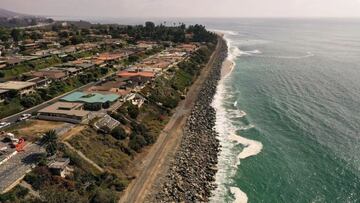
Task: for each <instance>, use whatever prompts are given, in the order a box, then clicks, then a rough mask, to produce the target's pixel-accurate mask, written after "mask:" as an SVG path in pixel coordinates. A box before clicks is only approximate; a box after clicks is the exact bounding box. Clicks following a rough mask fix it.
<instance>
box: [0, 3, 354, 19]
mask: <svg viewBox="0 0 360 203" xmlns="http://www.w3.org/2000/svg"><path fill="white" fill-rule="evenodd" d="M0 7H1V8H5V9H9V10H13V11H18V12H22V13H28V14H37V15H50V16H54V15H56V16H84V17H85V16H96V17H100V16H103V17H360V0H0Z"/></svg>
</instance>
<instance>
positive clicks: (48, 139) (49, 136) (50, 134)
mask: <svg viewBox="0 0 360 203" xmlns="http://www.w3.org/2000/svg"><path fill="white" fill-rule="evenodd" d="M42 141H43V143H44V144H49V143H54V142H57V133H56V131H55V130H49V131H47V132H46V133H45V135H44V137H43V138H42Z"/></svg>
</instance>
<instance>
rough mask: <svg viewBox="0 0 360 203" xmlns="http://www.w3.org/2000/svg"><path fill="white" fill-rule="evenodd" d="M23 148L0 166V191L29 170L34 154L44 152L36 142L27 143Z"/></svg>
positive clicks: (34, 159)
mask: <svg viewBox="0 0 360 203" xmlns="http://www.w3.org/2000/svg"><path fill="white" fill-rule="evenodd" d="M24 149H25V151H24V152H19V153H18V154H16V155H15V156H13V157H12V158H11V159H10V160H8V161H7V162H5V163H4V164H2V165H1V166H0V193H1V192H3V191H4V190H5V189H7V188H8V187H9V186H11V185H12V184H13V183H14V182H16V181H17V180H18V179H20V178H22V177H23V176H24V175H25V174H26V172H27V171H29V170H31V165H32V164H34V163H35V161H36V154H38V153H41V152H44V149H42V148H41V147H40V146H39V145H37V144H28V145H27V146H26V147H25V148H24Z"/></svg>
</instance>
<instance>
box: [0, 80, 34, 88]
mask: <svg viewBox="0 0 360 203" xmlns="http://www.w3.org/2000/svg"><path fill="white" fill-rule="evenodd" d="M35 85H36V83H34V82H23V81H8V82H4V83H0V89H4V90H21V89H25V88H28V87H31V86H35Z"/></svg>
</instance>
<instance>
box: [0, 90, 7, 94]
mask: <svg viewBox="0 0 360 203" xmlns="http://www.w3.org/2000/svg"><path fill="white" fill-rule="evenodd" d="M8 91H9V90H0V94H4V93H6V92H8Z"/></svg>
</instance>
